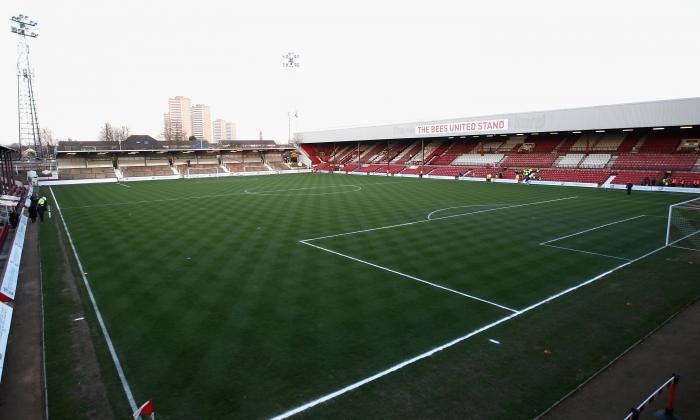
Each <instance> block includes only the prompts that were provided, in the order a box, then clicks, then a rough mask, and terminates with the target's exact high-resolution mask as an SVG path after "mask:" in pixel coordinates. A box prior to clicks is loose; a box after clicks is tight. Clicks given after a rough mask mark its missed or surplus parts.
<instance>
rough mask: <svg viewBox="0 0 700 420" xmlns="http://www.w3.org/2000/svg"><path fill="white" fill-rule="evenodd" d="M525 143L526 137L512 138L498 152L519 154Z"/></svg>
mask: <svg viewBox="0 0 700 420" xmlns="http://www.w3.org/2000/svg"><path fill="white" fill-rule="evenodd" d="M524 141H525V138H524V136H511V137H508V140H506V141H505V142H504V143H503V144H502V145H501V146H500V147H499V148H498V149H497V150H496V151H497V152H499V153H506V152H517V151H518V149H520V147H521V146H522V145H523V143H524Z"/></svg>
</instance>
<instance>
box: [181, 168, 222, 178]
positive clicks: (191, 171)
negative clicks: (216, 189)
mask: <svg viewBox="0 0 700 420" xmlns="http://www.w3.org/2000/svg"><path fill="white" fill-rule="evenodd" d="M197 171H206V172H200V173H197ZM209 171H210V169H209V168H192V167H189V166H188V167H187V175H186V176H185V177H186V178H210V177H217V178H218V177H220V176H221V172H222V170H221V167H219V166H217V167H216V173H211V172H209Z"/></svg>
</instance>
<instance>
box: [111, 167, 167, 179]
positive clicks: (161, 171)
mask: <svg viewBox="0 0 700 420" xmlns="http://www.w3.org/2000/svg"><path fill="white" fill-rule="evenodd" d="M121 171H122V174H123V175H124V176H125V177H141V176H142V177H153V176H172V175H173V170H172V169H170V166H125V167H122V168H121Z"/></svg>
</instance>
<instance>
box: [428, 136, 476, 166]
mask: <svg viewBox="0 0 700 420" xmlns="http://www.w3.org/2000/svg"><path fill="white" fill-rule="evenodd" d="M475 145H476V144H474V143H468V142H466V141H456V142H454V143H452V144H451V145H450V146H449V147H448V148H447V149H446V150H445V151H444V152H443V153H442V154H440V155H439V156H437V157H436V158H435V159H433V160H432V162H430V163H431V165H449V164H450V163H452V162H454V161H455V159H457V157H458V156H460V155H464V154H465V153H468V152H469V151H470V150H472V149H474V146H475Z"/></svg>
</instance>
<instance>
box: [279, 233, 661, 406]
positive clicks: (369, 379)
mask: <svg viewBox="0 0 700 420" xmlns="http://www.w3.org/2000/svg"><path fill="white" fill-rule="evenodd" d="M307 245H310V244H307ZM665 248H666V245H664V246H662V247H660V248H657V249H655V250H653V251H651V252H648V253H646V254H644V255H642V256H641V257H637V258H635V259H633V260H630V261H627V262H626V263H624V264H620V265H618V266H617V267H614V268H612V269H610V270H608V271H606V272H604V273H602V274H598V275H597V276H595V277H593V278H591V279H588V280H586V281H584V282H582V283H579V284H577V285H574V286H572V287H569V288H568V289H564V290H562V291H560V292H558V293H556V294H554V295H552V296H550V297H548V298H545V299H543V300H541V301H539V302H537V303H534V304H532V305H530V306H528V307H527V308H525V309H522V310H520V311H518V312H516V313H514V314H511V315H508V316H506V317H503V318H501V319H499V320H497V321H494V322H492V323H490V324H488V325H484V326H483V327H480V328H477V329H476V330H474V331H471V332H469V333H467V334H466V335H463V336H461V337H458V338H455V339H454V340H452V341H449V342H447V343H445V344H443V345H440V346H438V347H435V348H433V349H431V350H428V351H426V352H425V353H422V354H419V355H417V356H415V357H412V358H410V359H408V360H404V361H403V362H401V363H398V364H396V365H394V366H392V367H390V368H388V369H385V370H383V371H381V372H377V373H375V374H374V375H372V376H369V377H367V378H365V379H362V380H360V381H357V382H355V383H353V384H350V385H348V386H345V387H343V388H340V389H338V390H337V391H334V392H331V393H330V394H326V395H324V396H322V397H320V398H317V399H315V400H313V401H310V402H308V403H306V404H303V405H300V406H299V407H296V408H293V409H291V410H289V411H286V412H284V413H282V414H279V415H277V416H275V417H273V419H284V418H287V417H291V416H293V415H295V414H298V413H301V412H302V411H306V410H308V409H309V408H312V407H315V406H317V405H319V404H322V403H324V402H326V401H329V400H332V399H333V398H335V397H338V396H340V395H343V394H345V393H347V392H350V391H352V390H354V389H357V388H359V387H361V386H363V385H366V384H368V383H370V382H373V381H375V380H377V379H379V378H381V377H384V376H386V375H388V374H390V373H392V372H395V371H397V370H399V369H401V368H403V367H406V366H408V365H411V364H413V363H415V362H418V361H419V360H422V359H425V358H427V357H430V356H432V355H434V354H435V353H438V352H440V351H442V350H445V349H447V348H449V347H452V346H454V345H455V344H459V343H461V342H462V341H464V340H467V339H469V338H471V337H473V336H475V335H477V334H479V333H482V332H484V331H487V330H490V329H491V328H493V327H495V326H497V325H500V324H502V323H504V322H506V321H508V320H511V319H513V318H515V317H517V316H520V315H522V314H524V313H526V312H529V311H531V310H533V309H535V308H537V307H539V306H541V305H544V304H545V303H548V302H550V301H552V300H555V299H558V298H560V297H562V296H564V295H566V294H569V293H571V292H573V291H575V290H578V289H580V288H581V287H584V286H587V285H589V284H591V283H593V282H595V281H598V280H600V279H602V278H603V277H605V276H608V275H610V274H612V273H614V272H615V271H617V270H620V269H622V268H624V267H627V266H628V265H631V264H633V263H635V262H637V261H639V260H642V259H644V258H646V257H648V256H650V255H653V254H656V253H657V252H659V251H661V250H663V249H665Z"/></svg>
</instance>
